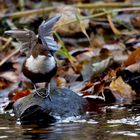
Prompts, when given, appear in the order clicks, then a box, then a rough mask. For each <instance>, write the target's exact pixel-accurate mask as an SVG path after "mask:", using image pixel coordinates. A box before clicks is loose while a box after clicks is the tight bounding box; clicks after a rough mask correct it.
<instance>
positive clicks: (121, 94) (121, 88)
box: [109, 77, 135, 100]
mask: <svg viewBox="0 0 140 140" xmlns="http://www.w3.org/2000/svg"><path fill="white" fill-rule="evenodd" d="M109 88H110V90H111V91H112V93H113V95H114V96H115V98H116V100H124V99H126V98H132V95H134V94H135V92H134V91H133V90H132V88H131V87H130V86H129V85H128V84H127V83H125V82H124V81H123V79H122V78H121V77H118V78H117V79H116V80H113V81H112V82H111V83H110V85H109Z"/></svg>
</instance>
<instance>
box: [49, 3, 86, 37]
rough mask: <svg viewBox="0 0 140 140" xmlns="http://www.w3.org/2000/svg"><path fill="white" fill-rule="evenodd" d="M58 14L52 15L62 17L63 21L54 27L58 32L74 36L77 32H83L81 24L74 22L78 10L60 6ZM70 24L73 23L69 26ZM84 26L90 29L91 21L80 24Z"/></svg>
mask: <svg viewBox="0 0 140 140" xmlns="http://www.w3.org/2000/svg"><path fill="white" fill-rule="evenodd" d="M56 12H57V13H52V15H51V16H53V15H54V14H55V15H56V14H59V15H61V19H60V20H59V21H58V22H57V24H56V25H55V26H54V28H55V29H56V32H58V33H60V34H62V35H72V34H75V33H77V32H81V26H80V24H79V22H72V21H74V20H76V16H75V15H76V14H77V9H76V8H75V7H73V6H66V5H65V6H59V7H58V8H57V11H56ZM69 22H72V23H70V24H69ZM80 23H81V24H82V26H83V27H84V28H85V29H87V28H88V27H89V20H82V21H81V22H80Z"/></svg>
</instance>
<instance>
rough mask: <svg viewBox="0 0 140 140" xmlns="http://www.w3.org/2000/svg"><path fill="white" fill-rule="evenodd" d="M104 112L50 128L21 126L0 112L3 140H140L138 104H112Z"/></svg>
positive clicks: (64, 121) (1, 137)
mask: <svg viewBox="0 0 140 140" xmlns="http://www.w3.org/2000/svg"><path fill="white" fill-rule="evenodd" d="M104 110H106V111H105V113H100V114H97V113H89V114H87V115H86V116H83V117H82V118H80V117H77V118H68V119H66V120H63V121H62V122H59V123H55V124H51V125H47V124H40V125H23V126H21V125H19V124H18V123H16V120H15V119H14V117H12V116H11V115H9V113H5V114H3V113H0V122H1V123H0V139H2V140H46V139H49V140H85V139H86V140H93V139H94V140H116V139H117V140H126V139H127V140H138V139H140V109H139V105H138V104H137V105H134V104H133V105H127V106H126V105H125V106H124V105H122V106H121V105H111V106H105V107H104Z"/></svg>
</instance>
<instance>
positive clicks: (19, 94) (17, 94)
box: [12, 90, 31, 101]
mask: <svg viewBox="0 0 140 140" xmlns="http://www.w3.org/2000/svg"><path fill="white" fill-rule="evenodd" d="M29 94H31V91H30V90H17V91H16V92H15V93H13V97H12V100H13V101H16V100H18V99H20V98H22V97H24V96H27V95H29Z"/></svg>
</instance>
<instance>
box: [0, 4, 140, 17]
mask: <svg viewBox="0 0 140 140" xmlns="http://www.w3.org/2000/svg"><path fill="white" fill-rule="evenodd" d="M67 6H69V5H67ZM70 6H74V7H76V8H80V9H93V8H94V9H100V8H124V7H140V3H123V2H122V3H121V2H119V3H118V2H117V3H115V2H114V3H90V4H77V5H70ZM56 9H57V8H56V7H54V6H52V7H46V8H40V9H36V10H29V11H21V12H15V13H9V14H5V15H1V16H0V19H2V18H19V17H23V16H29V15H34V14H47V13H50V12H52V11H54V10H56Z"/></svg>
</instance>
